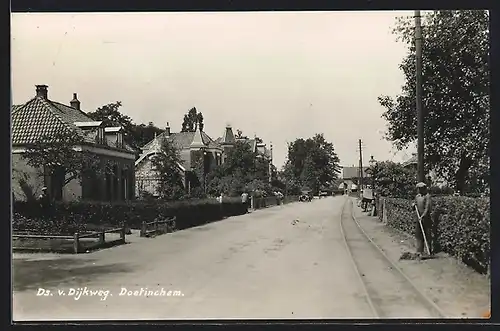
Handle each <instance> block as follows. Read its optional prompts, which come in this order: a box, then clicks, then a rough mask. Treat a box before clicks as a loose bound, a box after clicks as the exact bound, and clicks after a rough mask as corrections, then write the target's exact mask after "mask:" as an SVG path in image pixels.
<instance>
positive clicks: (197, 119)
mask: <svg viewBox="0 0 500 331" xmlns="http://www.w3.org/2000/svg"><path fill="white" fill-rule="evenodd" d="M203 126H204V125H203V114H202V113H201V112H198V110H196V107H193V108H191V109H190V110H189V111H188V113H187V114H186V115H184V120H183V122H182V129H181V132H196V131H197V130H198V128H200V130H202V131H203Z"/></svg>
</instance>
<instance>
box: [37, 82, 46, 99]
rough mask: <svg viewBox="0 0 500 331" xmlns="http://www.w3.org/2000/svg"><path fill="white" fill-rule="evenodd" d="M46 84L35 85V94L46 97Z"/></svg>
mask: <svg viewBox="0 0 500 331" xmlns="http://www.w3.org/2000/svg"><path fill="white" fill-rule="evenodd" d="M47 88H48V86H47V85H36V96H37V97H40V98H43V99H47Z"/></svg>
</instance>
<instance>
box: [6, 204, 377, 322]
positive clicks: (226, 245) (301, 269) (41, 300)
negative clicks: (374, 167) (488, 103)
mask: <svg viewBox="0 0 500 331" xmlns="http://www.w3.org/2000/svg"><path fill="white" fill-rule="evenodd" d="M343 202H344V197H334V198H325V199H321V200H317V199H316V200H314V201H313V202H311V203H294V204H290V205H286V206H279V207H273V208H269V209H265V210H259V211H256V212H253V213H251V214H248V215H244V216H238V217H232V218H228V219H226V220H223V221H220V222H216V223H212V224H209V225H206V226H202V227H198V228H192V229H188V230H185V231H179V232H176V233H173V234H168V235H164V236H160V237H157V238H154V239H142V238H135V239H131V241H133V242H132V243H131V244H129V245H124V246H120V247H115V248H112V249H108V250H102V251H99V252H95V253H92V254H83V255H79V256H70V257H67V256H66V257H59V258H57V259H53V258H51V257H50V256H48V257H47V259H46V260H40V259H38V260H36V261H35V260H31V261H30V260H29V259H24V258H16V259H15V260H14V277H15V282H14V284H15V285H14V286H15V291H14V320H27V319H30V320H33V319H37V320H40V319H50V320H58V319H62V320H69V319H185V318H202V319H207V318H209V319H210V318H215V319H218V318H251V319H254V318H255V319H258V318H287V319H288V318H362V317H370V316H371V311H370V309H369V307H368V305H367V304H366V301H365V299H364V297H363V290H362V288H361V287H360V284H359V281H358V279H357V277H356V275H355V273H354V270H353V268H352V264H351V261H350V260H349V255H348V254H346V251H345V246H344V243H343V241H342V237H341V232H340V231H339V217H340V211H341V206H342V204H343ZM294 220H298V222H297V221H295V222H294ZM78 287H87V289H90V290H93V291H98V290H102V291H109V294H107V297H106V300H102V299H104V296H102V297H99V296H83V295H82V296H81V297H79V299H78V300H75V298H76V297H75V296H68V295H66V296H64V295H59V294H58V291H59V290H61V291H66V292H68V291H69V290H70V289H71V288H73V289H76V288H78ZM39 288H44V289H48V290H50V291H51V295H48V296H37V295H36V294H37V291H38V289H39ZM122 288H126V289H127V290H128V291H140V289H141V288H143V289H145V290H146V289H147V290H149V291H161V289H164V290H165V293H161V292H157V294H160V295H157V296H154V295H153V296H149V297H146V296H144V295H140V296H120V295H119V294H120V292H121V291H123V290H122ZM169 291H180V292H171V293H169ZM41 292H42V291H40V293H41ZM180 293H182V295H180ZM101 294H103V295H104V292H102V293H101ZM161 294H163V295H161ZM169 294H170V295H169Z"/></svg>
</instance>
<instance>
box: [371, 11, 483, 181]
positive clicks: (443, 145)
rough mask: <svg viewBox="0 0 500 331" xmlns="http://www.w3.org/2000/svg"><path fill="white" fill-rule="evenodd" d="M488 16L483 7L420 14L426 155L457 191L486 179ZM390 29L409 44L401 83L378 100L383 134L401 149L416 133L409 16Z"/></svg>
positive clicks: (433, 166) (401, 66) (413, 56)
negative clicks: (395, 91) (385, 124)
mask: <svg viewBox="0 0 500 331" xmlns="http://www.w3.org/2000/svg"><path fill="white" fill-rule="evenodd" d="M488 21H489V17H488V12H487V11H484V10H483V11H481V10H460V11H458V10H453V11H434V12H432V13H429V14H427V15H426V16H425V17H424V20H423V22H424V26H423V29H422V30H423V31H422V34H423V49H422V75H423V78H424V79H423V100H422V105H423V109H424V114H425V133H424V136H425V161H426V165H427V166H428V167H429V168H430V169H432V170H434V171H435V172H436V173H437V175H439V176H440V177H443V178H444V179H446V180H447V181H448V182H449V183H450V184H451V185H453V186H455V187H456V188H457V189H458V190H459V191H467V190H469V191H470V190H472V189H473V187H472V186H473V184H475V185H476V188H477V185H479V183H487V182H488V170H487V169H488V166H489V157H488V149H489V108H490V105H489V84H490V83H489V30H488V29H489V22H488ZM393 32H394V33H395V34H396V35H397V39H398V40H399V41H401V42H403V43H405V44H407V45H408V54H407V55H406V57H405V58H404V60H403V62H402V63H401V65H400V68H401V70H402V71H403V74H404V77H405V84H404V86H403V87H402V90H401V93H400V95H398V96H397V97H396V98H391V97H389V96H381V97H379V102H380V104H381V105H382V106H383V107H384V108H386V111H385V113H384V114H383V117H384V118H385V119H386V120H387V122H388V124H389V125H388V131H387V133H386V138H387V139H388V140H390V141H392V142H393V144H394V145H395V146H396V147H397V148H398V149H403V148H404V147H407V146H408V145H409V144H410V143H412V142H413V141H415V139H416V137H417V120H416V113H415V46H414V44H413V35H414V32H413V20H412V18H411V17H406V18H400V19H399V20H398V23H397V26H396V28H395V29H394V31H393ZM430 169H427V170H430Z"/></svg>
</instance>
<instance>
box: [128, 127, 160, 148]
mask: <svg viewBox="0 0 500 331" xmlns="http://www.w3.org/2000/svg"><path fill="white" fill-rule="evenodd" d="M163 132H164V130H162V129H160V128H158V127H156V126H155V125H154V123H153V122H149V123H148V125H145V124H139V125H136V124H134V125H132V128H131V132H130V135H129V136H130V139H129V141H130V142H131V143H130V144H131V145H132V147H134V148H137V149H139V148H140V147H142V146H144V145H146V144H147V143H149V142H150V141H151V140H153V139H154V137H155V136H157V135H160V134H161V133H163Z"/></svg>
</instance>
